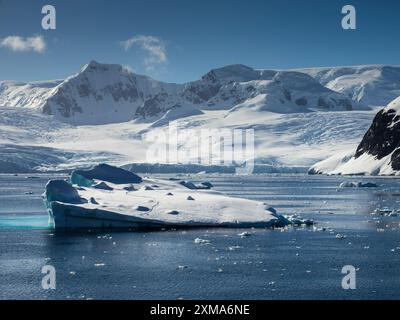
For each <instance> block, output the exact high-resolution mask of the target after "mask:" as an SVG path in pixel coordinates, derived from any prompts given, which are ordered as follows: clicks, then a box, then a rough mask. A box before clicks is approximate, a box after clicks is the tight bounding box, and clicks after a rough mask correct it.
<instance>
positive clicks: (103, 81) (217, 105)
mask: <svg viewBox="0 0 400 320" xmlns="http://www.w3.org/2000/svg"><path fill="white" fill-rule="evenodd" d="M0 105H3V106H9V107H28V108H33V109H38V110H41V111H42V112H43V113H44V114H48V115H53V116H55V117H56V118H57V119H59V120H61V121H63V122H67V123H71V124H75V125H81V124H106V123H119V122H126V121H131V120H135V121H142V122H154V121H160V120H161V123H166V122H168V121H171V120H175V119H177V118H182V117H187V116H192V115H197V114H201V113H202V110H231V111H230V112H235V111H237V110H240V109H243V108H245V109H247V108H252V109H257V110H258V111H272V112H276V113H297V112H309V111H313V110H322V111H332V110H333V111H339V110H348V111H350V110H357V109H363V108H364V107H363V106H362V105H361V104H359V103H358V102H356V101H353V100H351V99H349V98H348V97H346V96H345V95H343V94H341V93H338V92H334V91H332V90H330V89H328V88H326V87H324V86H323V85H321V84H320V83H319V82H318V81H316V80H315V79H313V78H312V77H311V76H308V75H306V74H304V73H300V72H295V71H274V70H254V69H252V68H250V67H246V66H243V65H231V66H226V67H223V68H219V69H214V70H211V71H210V72H208V73H207V74H205V75H204V76H203V77H202V78H201V79H200V80H198V81H193V82H190V83H187V84H182V85H180V84H169V83H163V82H160V81H156V80H153V79H151V78H149V77H146V76H141V75H137V74H134V73H132V72H130V71H129V70H127V69H126V68H124V67H122V66H120V65H113V64H100V63H97V62H95V61H91V62H90V63H89V64H87V65H85V66H84V67H83V68H82V69H81V71H80V72H79V73H77V74H75V75H73V76H71V77H69V78H67V79H65V80H64V81H53V82H43V83H27V84H23V83H13V82H2V83H1V84H0Z"/></svg>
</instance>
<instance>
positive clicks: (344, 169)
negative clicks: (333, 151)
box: [310, 97, 400, 175]
mask: <svg viewBox="0 0 400 320" xmlns="http://www.w3.org/2000/svg"><path fill="white" fill-rule="evenodd" d="M310 173H327V174H369V175H393V174H395V175H399V174H400V97H398V98H396V99H395V100H394V101H392V102H391V103H389V104H388V106H387V107H386V108H384V109H382V110H381V111H379V112H378V113H377V114H376V116H375V118H374V120H373V122H372V125H371V126H370V128H369V129H368V131H367V133H366V134H365V135H364V138H363V139H362V141H361V143H360V144H359V145H358V147H357V149H356V151H355V152H350V153H347V154H338V155H334V156H332V157H330V158H328V159H326V160H324V161H321V162H319V163H317V164H315V165H314V166H313V167H312V168H311V169H310Z"/></svg>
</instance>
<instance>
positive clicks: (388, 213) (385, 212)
mask: <svg viewBox="0 0 400 320" xmlns="http://www.w3.org/2000/svg"><path fill="white" fill-rule="evenodd" d="M399 213H400V210H398V209H389V208H382V209H375V210H374V211H373V212H372V213H371V214H372V215H380V216H385V217H398V216H399Z"/></svg>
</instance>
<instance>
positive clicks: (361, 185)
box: [339, 181, 378, 188]
mask: <svg viewBox="0 0 400 320" xmlns="http://www.w3.org/2000/svg"><path fill="white" fill-rule="evenodd" d="M339 187H340V188H376V187H378V185H377V184H375V183H372V182H353V181H345V182H342V183H341V184H340V185H339Z"/></svg>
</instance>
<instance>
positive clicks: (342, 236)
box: [335, 233, 347, 240]
mask: <svg viewBox="0 0 400 320" xmlns="http://www.w3.org/2000/svg"><path fill="white" fill-rule="evenodd" d="M335 238H336V239H340V240H342V239H346V238H347V237H346V236H345V235H344V234H340V233H338V234H337V235H336V237H335Z"/></svg>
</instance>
